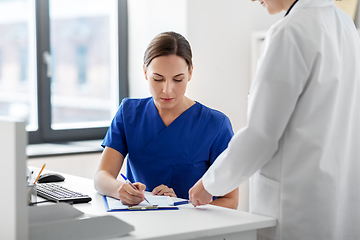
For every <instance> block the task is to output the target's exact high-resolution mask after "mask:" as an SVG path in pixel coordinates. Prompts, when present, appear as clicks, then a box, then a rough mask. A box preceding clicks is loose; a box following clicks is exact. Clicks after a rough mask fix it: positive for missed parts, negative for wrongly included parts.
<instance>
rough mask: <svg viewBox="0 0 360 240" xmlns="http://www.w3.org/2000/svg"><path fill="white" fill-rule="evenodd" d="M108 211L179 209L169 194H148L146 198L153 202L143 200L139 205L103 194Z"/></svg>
mask: <svg viewBox="0 0 360 240" xmlns="http://www.w3.org/2000/svg"><path fill="white" fill-rule="evenodd" d="M103 198H104V204H105V208H106V211H108V212H116V211H147V210H177V209H179V208H178V207H176V206H174V201H173V200H172V199H171V197H169V196H157V195H151V194H146V199H147V200H148V201H149V202H150V203H151V204H152V205H149V203H147V202H146V201H142V202H141V203H140V204H139V205H134V206H129V205H124V204H122V202H121V201H120V200H118V199H115V198H112V197H108V196H103Z"/></svg>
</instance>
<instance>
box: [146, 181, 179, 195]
mask: <svg viewBox="0 0 360 240" xmlns="http://www.w3.org/2000/svg"><path fill="white" fill-rule="evenodd" d="M151 193H152V194H153V195H164V196H170V197H177V196H176V194H175V192H174V189H172V188H169V187H168V186H165V185H164V184H161V185H160V186H157V187H156V188H154V189H153V190H152V192H151Z"/></svg>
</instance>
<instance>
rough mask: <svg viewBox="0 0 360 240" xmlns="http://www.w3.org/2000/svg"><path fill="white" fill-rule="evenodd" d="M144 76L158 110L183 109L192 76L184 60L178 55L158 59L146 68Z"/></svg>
mask: <svg viewBox="0 0 360 240" xmlns="http://www.w3.org/2000/svg"><path fill="white" fill-rule="evenodd" d="M144 74H145V78H146V80H148V82H149V88H150V93H151V95H152V96H153V99H154V102H155V105H156V107H157V108H161V109H163V110H165V109H167V110H170V109H173V108H176V107H181V104H182V103H183V100H184V94H185V91H186V86H187V83H188V82H189V81H190V79H191V74H192V69H191V70H190V71H189V68H188V65H187V63H186V61H185V59H184V58H182V57H179V56H176V55H169V56H161V57H156V58H154V59H153V60H152V61H151V62H150V64H149V66H148V67H147V68H146V67H145V66H144Z"/></svg>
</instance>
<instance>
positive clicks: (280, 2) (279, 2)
mask: <svg viewBox="0 0 360 240" xmlns="http://www.w3.org/2000/svg"><path fill="white" fill-rule="evenodd" d="M251 1H253V2H254V1H259V2H260V4H261V5H262V6H263V7H265V8H266V10H267V11H268V13H270V14H277V13H279V12H281V11H283V10H286V9H285V8H284V2H289V1H284V0H251Z"/></svg>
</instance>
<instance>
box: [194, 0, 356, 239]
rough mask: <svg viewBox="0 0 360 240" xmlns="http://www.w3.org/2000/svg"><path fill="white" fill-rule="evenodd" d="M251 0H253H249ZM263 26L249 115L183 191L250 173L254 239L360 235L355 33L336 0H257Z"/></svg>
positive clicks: (212, 189) (205, 199) (222, 190)
mask: <svg viewBox="0 0 360 240" xmlns="http://www.w3.org/2000/svg"><path fill="white" fill-rule="evenodd" d="M252 1H255V0H252ZM259 1H260V3H261V4H262V5H263V6H265V7H266V8H267V10H268V12H269V13H270V14H274V13H278V12H280V11H282V10H285V11H287V13H286V15H285V17H284V18H283V19H281V20H280V21H279V22H277V23H276V24H274V25H273V26H272V27H271V28H270V29H269V31H268V33H267V35H266V38H265V42H264V46H263V50H262V54H261V57H260V59H259V62H258V66H257V72H256V76H255V78H254V79H253V83H252V86H251V89H250V94H249V99H248V101H249V102H248V104H249V105H248V106H249V107H248V124H247V126H246V127H244V128H243V129H241V130H239V131H238V132H237V133H236V134H235V135H234V137H233V138H232V140H231V141H230V143H229V146H228V148H227V149H226V150H225V151H224V152H223V153H222V154H221V155H220V156H219V157H218V158H217V160H216V161H215V163H214V164H213V165H212V166H211V167H210V168H209V170H208V171H207V172H206V173H205V175H204V176H203V177H202V179H200V180H199V181H198V182H197V183H196V184H195V185H194V186H193V188H191V189H190V191H189V198H190V201H191V202H192V204H193V205H194V206H198V205H204V204H207V203H209V202H210V201H211V196H221V195H224V194H226V193H228V192H230V191H232V190H233V189H235V188H236V187H238V186H239V185H240V184H241V183H243V182H244V181H245V180H247V179H248V178H249V177H251V179H250V212H253V213H257V214H262V215H266V216H271V217H275V218H277V219H278V224H277V226H276V227H273V228H268V229H264V230H259V231H258V239H278V240H359V239H360V40H359V36H358V33H357V31H356V29H355V26H354V23H353V21H352V19H351V18H350V17H349V16H348V15H347V14H346V13H345V12H343V11H341V10H340V9H339V8H337V7H336V6H335V5H334V4H333V0H299V1H295V0H259Z"/></svg>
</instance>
